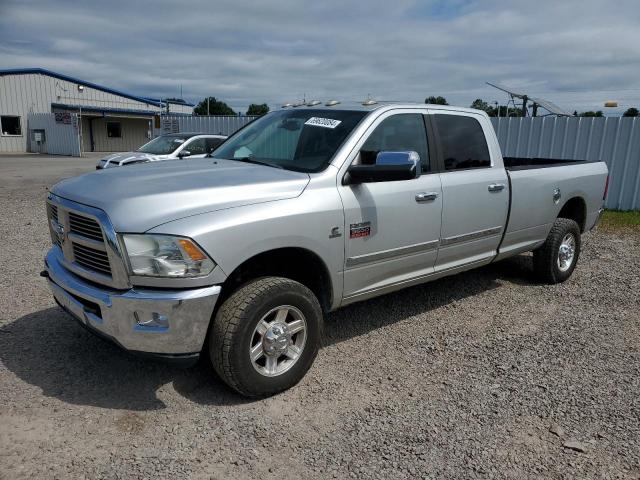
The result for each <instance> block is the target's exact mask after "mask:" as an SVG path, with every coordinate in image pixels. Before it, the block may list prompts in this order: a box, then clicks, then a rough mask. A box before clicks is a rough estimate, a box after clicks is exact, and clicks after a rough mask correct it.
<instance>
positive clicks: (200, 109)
mask: <svg viewBox="0 0 640 480" xmlns="http://www.w3.org/2000/svg"><path fill="white" fill-rule="evenodd" d="M208 100H209V108H208V109H207V99H206V98H205V99H204V100H202V101H201V102H200V103H199V104H198V105H197V106H196V108H194V109H193V113H194V114H195V115H207V114H209V115H235V114H236V112H234V111H233V109H232V108H231V107H230V106H229V105H227V104H226V103H224V102H223V101H221V100H218V99H217V98H216V97H209V99H208Z"/></svg>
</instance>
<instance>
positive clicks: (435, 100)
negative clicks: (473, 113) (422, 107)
mask: <svg viewBox="0 0 640 480" xmlns="http://www.w3.org/2000/svg"><path fill="white" fill-rule="evenodd" d="M424 103H430V104H432V105H449V102H447V99H446V98H444V97H440V96H438V97H434V96H433V95H432V96H430V97H427V98H425V99H424Z"/></svg>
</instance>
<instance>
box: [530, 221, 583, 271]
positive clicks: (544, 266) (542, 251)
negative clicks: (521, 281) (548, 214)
mask: <svg viewBox="0 0 640 480" xmlns="http://www.w3.org/2000/svg"><path fill="white" fill-rule="evenodd" d="M571 239H572V240H573V247H572V248H571V251H572V254H571V255H570V257H571V258H570V260H569V259H568V256H569V251H567V249H566V247H567V246H569V247H571ZM563 242H565V243H563ZM567 242H568V243H567ZM561 247H562V248H563V250H562V251H561ZM580 247H581V238H580V227H578V224H577V223H576V222H575V221H573V220H570V219H568V218H558V219H556V221H555V222H554V224H553V227H552V228H551V231H550V232H549V235H548V236H547V239H546V241H545V242H544V244H543V245H542V246H541V247H540V248H539V249H537V250H535V251H534V252H533V269H534V271H535V273H536V276H537V277H538V278H539V279H540V280H541V281H543V282H545V283H550V284H554V283H562V282H564V281H565V280H567V279H568V278H569V277H570V276H571V274H572V273H573V270H574V269H575V268H576V264H577V263H578V257H579V256H580Z"/></svg>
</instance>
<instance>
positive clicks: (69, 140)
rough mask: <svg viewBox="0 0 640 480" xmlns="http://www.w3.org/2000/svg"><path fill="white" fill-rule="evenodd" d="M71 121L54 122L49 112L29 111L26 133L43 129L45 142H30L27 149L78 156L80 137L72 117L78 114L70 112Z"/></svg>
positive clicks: (74, 117)
mask: <svg viewBox="0 0 640 480" xmlns="http://www.w3.org/2000/svg"><path fill="white" fill-rule="evenodd" d="M71 116H72V123H71V124H64V123H56V121H55V117H54V115H52V114H50V113H29V114H28V125H29V128H28V130H27V131H25V133H26V134H28V132H29V131H31V130H44V131H45V142H44V143H43V144H40V145H38V144H36V143H35V142H30V143H31V144H30V146H29V147H30V148H29V150H30V151H32V152H40V153H49V154H52V155H71V156H74V157H79V156H80V137H79V135H78V130H77V128H76V127H75V125H74V119H75V120H76V121H77V118H78V116H77V115H76V114H71Z"/></svg>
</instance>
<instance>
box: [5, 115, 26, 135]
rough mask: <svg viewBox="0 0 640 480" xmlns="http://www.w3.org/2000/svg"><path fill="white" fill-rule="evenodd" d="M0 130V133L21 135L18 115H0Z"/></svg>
mask: <svg viewBox="0 0 640 480" xmlns="http://www.w3.org/2000/svg"><path fill="white" fill-rule="evenodd" d="M0 132H1V133H2V135H15V136H19V135H22V126H21V125H20V117H18V116H16V115H2V116H0Z"/></svg>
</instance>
